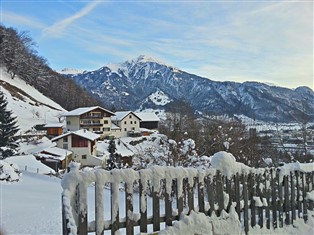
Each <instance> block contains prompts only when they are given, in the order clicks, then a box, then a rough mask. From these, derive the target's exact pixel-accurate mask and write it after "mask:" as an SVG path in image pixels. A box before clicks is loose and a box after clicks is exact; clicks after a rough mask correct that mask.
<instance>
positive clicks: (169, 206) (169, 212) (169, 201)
mask: <svg viewBox="0 0 314 235" xmlns="http://www.w3.org/2000/svg"><path fill="white" fill-rule="evenodd" d="M171 183H172V179H164V186H165V187H164V189H165V215H166V225H167V226H171V225H172V197H171V192H170V193H169V192H167V184H170V185H171ZM168 187H169V186H168ZM170 188H172V185H171V186H170Z"/></svg>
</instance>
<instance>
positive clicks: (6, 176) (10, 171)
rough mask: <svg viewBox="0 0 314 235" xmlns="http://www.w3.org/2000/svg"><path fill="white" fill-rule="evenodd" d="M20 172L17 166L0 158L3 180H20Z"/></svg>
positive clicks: (0, 178) (1, 178)
mask: <svg viewBox="0 0 314 235" xmlns="http://www.w3.org/2000/svg"><path fill="white" fill-rule="evenodd" d="M19 179H20V172H19V170H18V168H17V167H16V166H14V165H13V164H9V163H7V162H5V161H2V160H0V180H1V181H8V182H13V181H19Z"/></svg>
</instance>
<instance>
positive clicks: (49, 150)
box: [41, 147, 72, 157]
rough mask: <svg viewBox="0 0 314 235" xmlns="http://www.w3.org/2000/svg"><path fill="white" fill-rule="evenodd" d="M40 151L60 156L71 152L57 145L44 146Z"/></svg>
mask: <svg viewBox="0 0 314 235" xmlns="http://www.w3.org/2000/svg"><path fill="white" fill-rule="evenodd" d="M41 152H46V153H49V154H52V155H57V156H61V157H66V156H68V155H70V154H71V153H72V152H71V151H70V150H68V149H62V148H58V147H50V148H46V149H44V150H42V151H41Z"/></svg>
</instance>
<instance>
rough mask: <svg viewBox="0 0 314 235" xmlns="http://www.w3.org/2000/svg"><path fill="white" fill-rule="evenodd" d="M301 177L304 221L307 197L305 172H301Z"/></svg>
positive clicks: (305, 218) (305, 219)
mask: <svg viewBox="0 0 314 235" xmlns="http://www.w3.org/2000/svg"><path fill="white" fill-rule="evenodd" d="M301 179H302V198H303V219H304V222H306V221H307V219H308V218H307V199H306V181H305V173H303V172H301Z"/></svg>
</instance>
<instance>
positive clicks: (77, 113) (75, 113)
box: [62, 106, 114, 117]
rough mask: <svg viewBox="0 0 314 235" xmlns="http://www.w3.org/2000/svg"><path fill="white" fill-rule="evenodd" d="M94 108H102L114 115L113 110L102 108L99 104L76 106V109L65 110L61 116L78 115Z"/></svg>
mask: <svg viewBox="0 0 314 235" xmlns="http://www.w3.org/2000/svg"><path fill="white" fill-rule="evenodd" d="M94 109H102V110H103V111H105V112H107V113H110V114H112V115H114V113H113V112H111V111H109V110H107V109H104V108H102V107H100V106H93V107H82V108H77V109H74V110H72V111H69V112H66V113H64V114H63V115H62V116H66V117H69V116H80V115H82V114H84V113H88V112H90V111H93V110H94Z"/></svg>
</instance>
